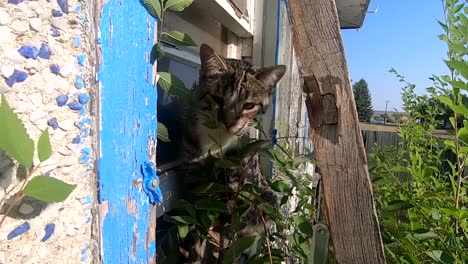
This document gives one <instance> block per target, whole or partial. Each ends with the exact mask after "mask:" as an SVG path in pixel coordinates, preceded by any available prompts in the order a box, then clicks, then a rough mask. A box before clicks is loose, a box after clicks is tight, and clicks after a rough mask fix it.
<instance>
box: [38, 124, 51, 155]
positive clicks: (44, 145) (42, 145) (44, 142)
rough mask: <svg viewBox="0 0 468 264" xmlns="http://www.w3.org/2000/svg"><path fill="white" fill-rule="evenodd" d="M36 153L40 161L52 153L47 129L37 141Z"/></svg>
mask: <svg viewBox="0 0 468 264" xmlns="http://www.w3.org/2000/svg"><path fill="white" fill-rule="evenodd" d="M37 154H38V156H39V160H40V161H41V162H43V161H45V160H47V159H48V158H50V156H51V155H52V148H51V147H50V139H49V131H48V130H47V129H46V130H44V132H42V134H41V136H40V137H39V141H38V142H37Z"/></svg>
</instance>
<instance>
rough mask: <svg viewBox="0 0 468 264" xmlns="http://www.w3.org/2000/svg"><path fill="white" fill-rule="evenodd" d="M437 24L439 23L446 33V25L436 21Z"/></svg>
mask: <svg viewBox="0 0 468 264" xmlns="http://www.w3.org/2000/svg"><path fill="white" fill-rule="evenodd" d="M437 22H438V23H439V25H440V26H441V27H442V28H443V29H444V31H445V32H448V27H447V25H446V24H444V23H442V22H440V21H439V20H437Z"/></svg>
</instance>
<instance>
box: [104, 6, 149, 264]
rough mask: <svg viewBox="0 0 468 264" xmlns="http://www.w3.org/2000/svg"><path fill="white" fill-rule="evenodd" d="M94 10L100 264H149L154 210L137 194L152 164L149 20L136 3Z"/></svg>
mask: <svg viewBox="0 0 468 264" xmlns="http://www.w3.org/2000/svg"><path fill="white" fill-rule="evenodd" d="M101 4H102V3H101ZM97 7H98V8H99V7H100V8H101V9H100V10H97V11H98V12H100V13H101V20H100V21H99V32H100V36H101V44H100V46H99V49H100V56H99V58H100V62H99V73H98V78H99V82H100V88H101V89H100V90H99V95H100V105H99V109H100V113H99V114H100V124H99V125H100V131H97V133H98V134H99V135H98V136H99V143H100V158H99V161H98V173H99V186H98V188H99V190H98V192H99V211H100V214H99V215H100V221H101V259H100V262H101V263H105V264H107V263H131V264H134V263H155V260H156V238H155V232H156V211H155V210H156V209H155V207H154V206H152V205H151V204H150V203H149V199H148V195H147V194H146V193H145V192H143V190H142V181H143V179H142V178H143V175H142V172H141V171H142V169H141V168H142V165H143V164H144V162H147V161H154V160H155V158H154V157H153V155H154V151H155V144H154V142H155V140H156V129H157V127H156V123H157V118H156V110H157V108H156V103H157V89H156V88H155V87H154V86H153V84H152V82H151V80H152V70H153V69H152V65H151V64H150V63H149V57H150V56H149V52H150V51H151V48H152V46H153V41H154V26H155V20H154V19H153V18H152V17H151V16H150V15H149V14H148V12H147V11H146V10H145V8H144V7H143V6H142V5H141V4H140V2H139V1H108V2H107V3H104V4H103V5H102V6H97ZM96 261H97V260H96ZM96 263H98V262H96Z"/></svg>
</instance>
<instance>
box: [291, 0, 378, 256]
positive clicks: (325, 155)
mask: <svg viewBox="0 0 468 264" xmlns="http://www.w3.org/2000/svg"><path fill="white" fill-rule="evenodd" d="M289 4H290V10H291V18H292V29H293V34H294V39H293V42H294V47H295V50H296V52H297V55H298V59H299V63H300V67H301V70H302V77H303V80H304V91H305V92H306V106H307V111H308V115H309V121H310V125H311V128H312V140H313V143H314V147H315V151H316V158H317V166H318V168H319V170H320V174H321V175H322V177H323V193H324V197H325V205H326V210H327V215H328V220H329V226H330V231H331V237H332V241H333V244H334V248H335V254H336V260H337V262H338V263H353V264H354V263H360V264H364V263H369V264H378V263H385V257H384V251H383V244H382V238H381V235H380V229H379V223H378V219H377V214H376V209H375V205H374V201H373V194H372V186H371V181H370V178H369V174H368V171H367V159H366V153H365V150H364V147H363V142H362V136H361V133H360V130H359V122H358V116H357V112H356V106H355V103H354V96H353V92H352V89H351V81H350V78H349V73H348V68H347V64H346V59H345V54H344V48H343V43H342V39H341V33H340V27H339V20H338V14H337V9H336V6H335V1H333V0H314V1H309V0H290V1H289Z"/></svg>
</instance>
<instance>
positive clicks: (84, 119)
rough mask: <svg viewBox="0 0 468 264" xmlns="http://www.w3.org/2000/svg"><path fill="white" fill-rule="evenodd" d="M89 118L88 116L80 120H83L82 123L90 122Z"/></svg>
mask: <svg viewBox="0 0 468 264" xmlns="http://www.w3.org/2000/svg"><path fill="white" fill-rule="evenodd" d="M91 121H92V120H91V118H90V117H87V118H83V120H81V122H83V124H88V123H91Z"/></svg>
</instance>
